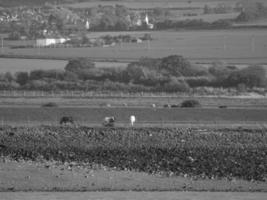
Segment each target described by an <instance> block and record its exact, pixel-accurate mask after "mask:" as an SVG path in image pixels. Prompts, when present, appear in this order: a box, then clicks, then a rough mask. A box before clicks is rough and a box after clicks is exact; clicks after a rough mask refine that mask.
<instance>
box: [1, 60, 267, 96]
mask: <svg viewBox="0 0 267 200" xmlns="http://www.w3.org/2000/svg"><path fill="white" fill-rule="evenodd" d="M199 87H212V88H236V89H238V90H249V89H252V88H255V87H257V88H264V90H266V88H267V78H266V69H265V68H264V67H263V66H260V65H252V66H248V67H246V68H242V69H238V68H237V67H235V66H227V65H224V64H223V63H220V62H215V63H213V64H212V66H211V67H209V68H204V67H201V66H196V65H194V64H192V63H190V62H189V61H188V60H187V59H185V58H184V57H182V56H180V55H171V56H168V57H164V58H158V59H155V58H141V59H139V60H138V61H135V62H131V63H129V64H128V66H127V67H126V68H115V67H114V68H97V67H95V63H94V62H92V61H91V60H90V59H87V58H76V59H71V60H69V61H68V64H67V65H66V66H65V68H64V70H33V71H31V72H17V73H16V74H11V73H9V72H8V73H2V74H1V75H0V90H45V91H56V90H80V91H81V90H82V91H122V92H170V93H172V92H185V93H186V92H190V91H192V89H194V88H199Z"/></svg>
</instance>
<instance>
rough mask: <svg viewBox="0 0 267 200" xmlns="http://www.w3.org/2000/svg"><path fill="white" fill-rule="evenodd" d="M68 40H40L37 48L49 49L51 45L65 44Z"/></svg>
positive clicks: (37, 41)
mask: <svg viewBox="0 0 267 200" xmlns="http://www.w3.org/2000/svg"><path fill="white" fill-rule="evenodd" d="M67 40H68V39H66V38H40V39H37V40H36V46H38V47H47V46H50V45H56V44H63V43H64V42H66V41H67Z"/></svg>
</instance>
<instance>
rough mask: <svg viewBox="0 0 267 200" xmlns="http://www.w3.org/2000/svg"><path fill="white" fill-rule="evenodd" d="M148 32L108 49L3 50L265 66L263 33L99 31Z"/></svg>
mask: <svg viewBox="0 0 267 200" xmlns="http://www.w3.org/2000/svg"><path fill="white" fill-rule="evenodd" d="M144 33H150V34H151V36H152V38H153V40H152V41H150V42H143V43H139V44H137V43H122V44H117V45H115V46H110V47H90V48H38V49H37V48H25V49H9V48H8V47H6V48H5V49H4V53H3V54H4V55H10V56H32V57H51V58H59V59H64V58H65V59H66V58H71V57H89V58H92V59H95V60H102V61H103V60H109V61H110V60H120V61H132V60H137V59H139V58H140V57H153V58H161V57H165V56H169V55H174V54H175V55H177V54H178V55H182V56H184V57H186V58H188V59H190V60H191V61H193V62H211V61H214V60H222V61H225V62H228V63H267V32H266V31H265V30H257V29H255V30H246V31H244V30H209V31H206V30H204V31H151V32H102V33H97V32H93V33H89V37H92V38H95V37H100V36H101V35H119V34H134V35H140V36H141V35H143V34H144Z"/></svg>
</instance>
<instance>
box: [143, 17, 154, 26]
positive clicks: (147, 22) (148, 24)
mask: <svg viewBox="0 0 267 200" xmlns="http://www.w3.org/2000/svg"><path fill="white" fill-rule="evenodd" d="M145 23H146V25H147V27H148V28H149V29H153V28H154V24H151V23H149V19H148V16H147V14H146V17H145Z"/></svg>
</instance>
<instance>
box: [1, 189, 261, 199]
mask: <svg viewBox="0 0 267 200" xmlns="http://www.w3.org/2000/svg"><path fill="white" fill-rule="evenodd" d="M2 195H3V197H4V199H17V200H35V199H40V200H44V199H58V200H63V199H64V200H82V199H88V200H99V199H102V200H113V199H117V200H139V199H143V200H151V199H154V200H161V199H165V200H173V199H176V200H183V199H187V200H195V199H198V200H229V199H246V200H265V197H266V196H265V195H266V194H265V193H261V192H253V193H251V192H238V193H237V192H122V191H121V192H99V191H98V192H4V193H2Z"/></svg>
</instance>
